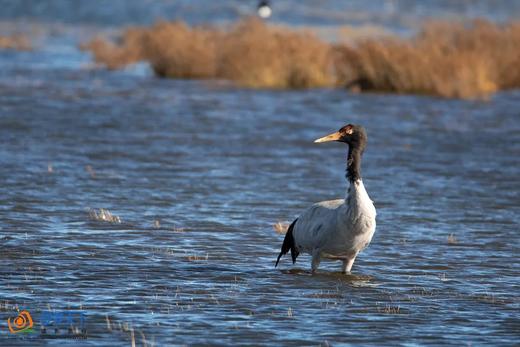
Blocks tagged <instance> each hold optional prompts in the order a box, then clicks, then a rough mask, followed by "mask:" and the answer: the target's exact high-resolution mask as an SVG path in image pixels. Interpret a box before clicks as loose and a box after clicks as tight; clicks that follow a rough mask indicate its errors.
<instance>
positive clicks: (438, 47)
mask: <svg viewBox="0 0 520 347" xmlns="http://www.w3.org/2000/svg"><path fill="white" fill-rule="evenodd" d="M519 61H520V24H518V23H511V24H507V25H503V26H501V25H497V24H493V23H491V22H489V21H485V20H477V21H473V22H471V23H449V22H432V23H429V24H426V25H425V26H424V28H423V29H422V30H421V31H420V32H419V33H418V34H417V35H416V36H415V37H413V38H411V39H403V38H397V37H392V38H378V39H368V40H362V41H358V42H356V43H355V44H353V45H341V46H337V47H336V59H335V62H336V67H337V72H338V79H339V80H340V81H342V83H343V84H344V85H347V86H354V87H355V88H358V89H360V90H374V91H383V92H395V93H413V94H427V95H436V96H441V97H449V98H486V97H487V96H489V95H490V94H491V93H494V92H496V91H498V90H504V89H511V88H518V87H520V72H519V71H518V69H517V68H516V65H517V63H518V62H519Z"/></svg>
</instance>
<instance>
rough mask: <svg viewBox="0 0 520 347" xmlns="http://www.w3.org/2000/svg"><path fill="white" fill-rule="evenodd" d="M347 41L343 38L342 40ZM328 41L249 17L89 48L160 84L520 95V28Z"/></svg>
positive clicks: (449, 25) (481, 25) (454, 27)
mask: <svg viewBox="0 0 520 347" xmlns="http://www.w3.org/2000/svg"><path fill="white" fill-rule="evenodd" d="M343 36H345V35H343ZM343 39H344V40H343V41H341V42H336V43H330V42H327V41H325V40H323V39H320V38H319V37H318V36H316V35H315V34H313V33H312V32H310V31H302V30H296V29H291V28H287V27H280V26H275V25H267V24H265V23H264V22H262V21H259V20H255V19H247V20H243V21H240V22H238V23H236V24H235V25H232V26H230V27H227V28H222V27H204V26H198V27H190V26H187V25H186V24H184V23H180V22H159V23H156V24H155V25H153V26H151V27H148V28H145V27H133V28H129V29H126V30H125V31H124V32H123V33H122V34H121V37H120V38H119V39H118V40H109V39H107V38H95V39H94V40H92V41H90V42H88V43H86V44H84V45H83V48H84V49H87V50H90V51H91V52H92V54H93V56H94V59H95V61H96V62H98V63H100V64H103V65H105V66H107V67H108V68H110V69H116V68H121V67H124V66H126V65H128V64H131V63H135V62H138V61H147V62H149V63H150V66H151V67H152V69H153V70H154V72H155V73H156V74H157V75H158V76H161V77H170V78H202V79H226V80H230V81H233V82H235V83H236V84H238V85H240V86H245V87H252V88H275V89H299V88H318V87H341V88H343V87H344V88H349V89H351V90H358V91H375V92H390V93H412V94H424V95H433V96H439V97H446V98H464V99H473V98H477V99H485V98H487V97H488V96H489V95H491V94H493V93H495V92H497V91H499V90H507V89H514V88H518V87H520V70H518V69H517V68H516V65H517V63H518V62H519V61H520V23H518V22H512V23H508V24H502V25H500V24H496V23H492V22H489V21H486V20H475V21H472V22H457V23H455V22H442V21H437V22H430V23H427V24H425V25H424V27H423V28H422V29H421V30H420V31H419V32H418V33H417V34H416V35H414V36H413V37H410V38H402V37H398V36H395V35H390V34H387V35H382V34H381V33H380V32H378V34H377V35H374V36H373V37H368V38H367V37H366V36H360V37H354V38H351V39H347V38H345V37H343Z"/></svg>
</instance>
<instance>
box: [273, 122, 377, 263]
mask: <svg viewBox="0 0 520 347" xmlns="http://www.w3.org/2000/svg"><path fill="white" fill-rule="evenodd" d="M329 141H337V142H343V143H346V144H348V157H347V180H348V181H349V188H348V190H347V193H346V197H345V198H344V199H338V200H330V201H322V202H318V203H316V204H314V205H312V206H311V207H309V208H308V209H307V210H305V211H304V212H303V213H302V214H301V215H300V216H299V217H298V218H296V219H295V220H294V222H292V224H291V225H290V226H289V228H288V229H287V233H286V234H285V239H284V240H283V244H282V249H281V251H280V254H279V255H278V259H277V260H276V265H275V267H276V266H278V262H279V261H280V258H281V257H282V255H284V254H287V252H289V251H291V257H292V261H293V264H294V263H295V262H296V258H297V257H298V255H299V254H300V253H309V254H311V255H312V263H311V269H312V272H315V271H316V270H317V269H318V266H319V265H320V261H321V259H322V258H324V259H332V260H341V261H342V262H343V265H342V268H341V269H342V272H343V273H350V270H351V269H352V265H353V264H354V260H355V259H356V257H357V255H358V253H359V252H360V251H361V250H363V249H364V248H365V247H367V246H368V244H369V243H370V241H371V240H372V236H373V235H374V232H375V230H376V209H375V207H374V204H373V203H372V200H370V198H369V197H368V194H367V191H366V190H365V186H364V185H363V181H362V179H361V156H362V155H363V151H364V150H365V146H366V142H367V135H366V132H365V129H364V128H363V127H362V126H360V125H352V124H348V125H345V126H344V127H342V128H341V129H339V130H338V131H337V132H335V133H332V134H330V135H327V136H324V137H321V138H319V139H317V140H315V141H314V142H316V143H322V142H329Z"/></svg>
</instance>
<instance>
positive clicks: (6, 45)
mask: <svg viewBox="0 0 520 347" xmlns="http://www.w3.org/2000/svg"><path fill="white" fill-rule="evenodd" d="M0 49H14V50H18V51H30V50H31V49H32V44H31V40H29V38H28V37H27V36H26V35H23V34H13V35H8V36H7V35H0Z"/></svg>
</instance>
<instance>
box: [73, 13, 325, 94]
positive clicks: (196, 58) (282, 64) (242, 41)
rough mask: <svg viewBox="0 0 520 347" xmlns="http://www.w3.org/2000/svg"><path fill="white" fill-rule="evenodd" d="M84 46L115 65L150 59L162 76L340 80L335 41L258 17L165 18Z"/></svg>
mask: <svg viewBox="0 0 520 347" xmlns="http://www.w3.org/2000/svg"><path fill="white" fill-rule="evenodd" d="M82 48H83V49H86V50H90V51H92V53H93V55H94V59H95V61H96V62H98V63H101V64H104V65H106V66H107V67H108V68H111V69H114V68H120V67H123V66H125V65H128V64H131V63H135V62H137V61H148V62H149V63H150V65H151V67H152V68H153V70H154V71H155V73H156V74H157V75H158V76H162V77H171V78H206V79H210V78H217V79H227V80H231V81H235V82H237V83H238V84H239V85H242V86H246V87H258V88H308V87H320V86H332V85H333V84H334V78H333V76H332V74H331V73H330V68H331V60H330V57H331V55H330V51H331V48H330V45H329V44H327V43H325V42H323V41H321V40H320V39H318V38H317V37H315V36H313V35H312V34H310V33H300V32H294V31H291V30H288V29H283V28H279V27H274V26H268V25H266V24H265V23H263V22H261V21H259V20H255V19H248V20H244V21H241V22H239V23H237V24H236V25H234V26H232V27H231V28H229V29H228V30H223V29H219V28H212V27H189V26H187V25H186V24H184V23H180V22H173V23H169V22H159V23H157V24H155V25H154V26H152V27H150V28H138V27H136V28H130V29H127V30H125V31H124V32H123V34H122V37H121V39H120V40H119V41H118V42H113V41H109V40H107V39H104V38H95V39H94V40H92V41H90V42H88V43H86V44H84V45H82Z"/></svg>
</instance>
